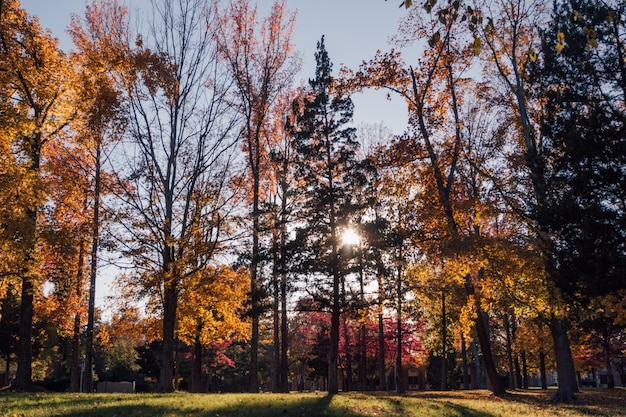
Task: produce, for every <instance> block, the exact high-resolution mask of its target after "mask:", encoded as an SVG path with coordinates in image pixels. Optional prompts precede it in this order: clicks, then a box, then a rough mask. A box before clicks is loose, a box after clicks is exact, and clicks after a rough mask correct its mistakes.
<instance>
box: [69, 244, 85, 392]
mask: <svg viewBox="0 0 626 417" xmlns="http://www.w3.org/2000/svg"><path fill="white" fill-rule="evenodd" d="M77 260H78V265H77V268H76V297H77V299H78V302H79V303H80V304H82V294H83V267H84V263H85V243H84V242H83V239H81V240H80V244H79V247H78V259H77ZM80 323H81V317H80V309H79V311H77V312H76V314H74V328H73V334H72V358H71V362H70V387H69V390H70V392H80V391H81V388H82V387H81V383H80V379H81V366H80V356H81V355H80Z"/></svg>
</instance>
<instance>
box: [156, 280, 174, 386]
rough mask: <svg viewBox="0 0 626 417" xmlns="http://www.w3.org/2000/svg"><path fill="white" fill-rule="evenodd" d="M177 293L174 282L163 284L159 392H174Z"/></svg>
mask: <svg viewBox="0 0 626 417" xmlns="http://www.w3.org/2000/svg"><path fill="white" fill-rule="evenodd" d="M177 296H178V291H177V289H176V284H175V283H174V282H167V281H166V283H165V289H164V294H163V355H162V360H161V372H160V374H159V385H158V391H159V392H172V391H174V353H175V352H174V348H175V346H174V344H175V341H174V333H175V330H176V309H177Z"/></svg>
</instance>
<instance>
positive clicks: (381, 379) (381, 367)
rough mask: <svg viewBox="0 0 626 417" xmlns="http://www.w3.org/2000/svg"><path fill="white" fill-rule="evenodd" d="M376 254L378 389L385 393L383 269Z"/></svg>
mask: <svg viewBox="0 0 626 417" xmlns="http://www.w3.org/2000/svg"><path fill="white" fill-rule="evenodd" d="M379 255H380V254H378V253H377V256H376V258H377V259H376V269H377V273H376V275H377V280H378V389H379V390H380V391H386V390H387V389H388V387H387V375H386V372H385V354H386V352H385V320H384V316H383V311H384V307H385V289H384V282H383V277H384V276H385V275H384V267H383V265H382V260H381V259H380V258H379Z"/></svg>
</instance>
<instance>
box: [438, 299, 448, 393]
mask: <svg viewBox="0 0 626 417" xmlns="http://www.w3.org/2000/svg"><path fill="white" fill-rule="evenodd" d="M446 319H447V318H446V292H445V290H444V291H441V385H440V389H441V391H446V390H447V389H448V364H447V360H446V359H447V358H446V356H447V355H446V350H447V349H448V340H447V339H448V338H447V333H448V332H447V329H446V327H447V325H448V323H447V320H446Z"/></svg>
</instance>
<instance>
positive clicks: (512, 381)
mask: <svg viewBox="0 0 626 417" xmlns="http://www.w3.org/2000/svg"><path fill="white" fill-rule="evenodd" d="M504 330H505V332H506V361H507V365H508V368H509V375H508V380H509V388H511V389H514V388H515V370H514V369H513V346H512V340H511V339H512V336H511V322H510V320H509V315H508V313H504Z"/></svg>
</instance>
